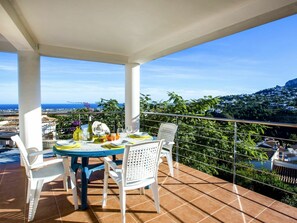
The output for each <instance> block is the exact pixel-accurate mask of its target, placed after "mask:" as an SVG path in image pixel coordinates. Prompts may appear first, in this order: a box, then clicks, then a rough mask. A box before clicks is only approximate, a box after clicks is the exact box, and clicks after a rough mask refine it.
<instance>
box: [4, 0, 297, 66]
mask: <svg viewBox="0 0 297 223" xmlns="http://www.w3.org/2000/svg"><path fill="white" fill-rule="evenodd" d="M296 12H297V0H0V34H1V35H0V51H1V50H2V51H12V50H13V49H14V48H15V49H17V50H37V51H39V53H40V54H41V55H47V56H54V57H66V58H74V59H83V60H91V61H102V62H110V63H118V64H125V63H140V64H141V63H145V62H147V61H150V60H153V59H156V58H159V57H161V56H164V55H167V54H170V53H173V52H176V51H180V50H183V49H185V48H188V47H192V46H195V45H197V44H200V43H203V42H206V41H210V40H213V39H216V38H220V37H223V36H226V35H230V34H232V33H235V32H239V31H242V30H245V29H248V28H251V27H254V26H258V25H261V24H263V23H267V22H270V21H273V20H275V19H279V18H282V17H285V16H289V15H292V14H295V13H296ZM3 37H4V38H3ZM5 40H8V41H5ZM5 42H6V43H7V45H5ZM12 45H13V47H12Z"/></svg>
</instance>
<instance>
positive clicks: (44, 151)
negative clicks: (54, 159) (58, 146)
mask: <svg viewBox="0 0 297 223" xmlns="http://www.w3.org/2000/svg"><path fill="white" fill-rule="evenodd" d="M30 149H31V148H30ZM52 152H53V150H52V149H45V150H42V151H36V152H32V153H29V154H28V156H38V155H43V154H46V153H52Z"/></svg>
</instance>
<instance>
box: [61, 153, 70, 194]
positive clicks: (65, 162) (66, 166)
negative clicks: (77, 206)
mask: <svg viewBox="0 0 297 223" xmlns="http://www.w3.org/2000/svg"><path fill="white" fill-rule="evenodd" d="M60 157H61V156H60ZM63 166H64V173H65V174H64V177H63V185H64V189H65V190H66V191H68V176H70V165H69V161H68V158H67V157H63Z"/></svg>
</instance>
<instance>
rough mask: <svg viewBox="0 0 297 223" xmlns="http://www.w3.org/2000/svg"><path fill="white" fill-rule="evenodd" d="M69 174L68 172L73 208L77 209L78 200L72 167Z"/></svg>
mask: <svg viewBox="0 0 297 223" xmlns="http://www.w3.org/2000/svg"><path fill="white" fill-rule="evenodd" d="M69 174H70V181H71V190H72V195H73V202H74V210H77V209H78V200H77V189H76V179H75V172H74V171H73V170H72V169H70V171H69Z"/></svg>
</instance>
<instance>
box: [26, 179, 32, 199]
mask: <svg viewBox="0 0 297 223" xmlns="http://www.w3.org/2000/svg"><path fill="white" fill-rule="evenodd" d="M30 193H31V180H30V179H28V186H27V198H26V203H27V204H28V203H29V201H30Z"/></svg>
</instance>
